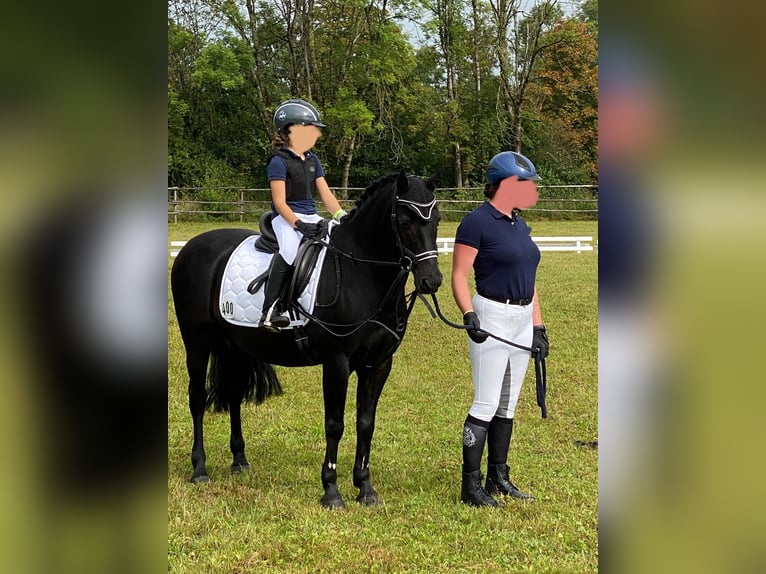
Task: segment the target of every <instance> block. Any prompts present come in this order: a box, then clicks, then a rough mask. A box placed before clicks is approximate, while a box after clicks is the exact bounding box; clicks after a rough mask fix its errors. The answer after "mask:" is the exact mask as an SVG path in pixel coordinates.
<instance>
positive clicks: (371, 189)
mask: <svg viewBox="0 0 766 574" xmlns="http://www.w3.org/2000/svg"><path fill="white" fill-rule="evenodd" d="M398 177H399V172H394V173H387V174H385V175H381V176H380V177H379V178H378V179H376V180H375V181H373V182H372V183H371V184H370V185H368V186H367V188H366V189H365V190H364V192H363V193H362V195H360V196H359V199H357V200H356V204H355V207H354V208H353V209H352V210H351V213H349V214H348V215H347V216H346V219H347V220H349V221H350V220H351V219H353V217H354V216H355V215H356V214H357V212H358V210H359V208H360V207H361V206H362V205H363V204H364V203H365V202H367V201H369V199H370V198H371V197H372V196H374V195H375V193H376V192H378V191H380V189H382V188H384V187H386V186H388V185H389V184H391V183H394V184H395V183H396V179H397V178H398ZM412 191H414V192H415V193H413V195H415V197H412V198H411V199H412V200H413V201H418V202H421V203H427V202H429V201H431V199H433V197H430V198H428V197H426V196H425V195H424V194H423V193H422V192H421V193H418V191H417V190H412Z"/></svg>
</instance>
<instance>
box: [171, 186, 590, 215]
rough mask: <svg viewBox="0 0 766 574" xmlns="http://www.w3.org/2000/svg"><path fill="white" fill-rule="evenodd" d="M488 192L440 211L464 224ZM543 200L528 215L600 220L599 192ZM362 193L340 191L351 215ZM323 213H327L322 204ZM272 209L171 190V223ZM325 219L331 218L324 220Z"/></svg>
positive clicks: (447, 197) (452, 195)
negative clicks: (466, 215)
mask: <svg viewBox="0 0 766 574" xmlns="http://www.w3.org/2000/svg"><path fill="white" fill-rule="evenodd" d="M483 190H484V188H483V187H481V188H480V187H467V188H460V189H458V188H438V189H437V190H436V197H437V199H438V200H439V210H440V211H441V212H442V215H443V216H444V217H445V219H446V220H450V221H459V220H460V219H462V217H463V216H464V215H465V214H466V213H468V212H469V211H471V210H472V209H474V208H475V207H476V206H477V205H479V204H481V203H482V202H484V201H485V199H484V195H483ZM538 190H539V192H540V198H539V200H538V203H537V205H536V206H535V207H533V208H530V209H528V210H526V211H525V213H528V214H533V215H536V216H537V217H540V218H549V219H597V218H598V186H595V185H549V186H539V187H538ZM363 191H364V189H363V188H356V187H351V188H336V189H335V190H334V192H335V194H336V197H337V198H338V200H339V201H340V203H341V205H342V206H343V207H344V208H345V209H346V210H347V211H350V210H351V209H352V208H353V207H354V204H355V202H356V198H358V197H359V196H360V195H361V194H362V192H363ZM319 207H320V209H321V208H322V207H323V206H322V205H321V203H320V205H319ZM269 209H271V192H270V191H269V190H268V189H265V188H233V187H230V188H223V187H219V188H201V187H183V188H182V187H169V188H168V221H172V222H173V223H178V222H179V221H190V220H191V221H193V220H197V219H203V220H206V219H224V220H230V221H236V220H238V221H240V222H244V221H257V220H258V218H259V217H260V215H261V213H263V212H264V211H267V210H269ZM325 215H326V214H325Z"/></svg>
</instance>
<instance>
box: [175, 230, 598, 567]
mask: <svg viewBox="0 0 766 574" xmlns="http://www.w3.org/2000/svg"><path fill="white" fill-rule="evenodd" d="M456 225H457V224H451V223H446V224H444V225H442V226H440V230H439V235H440V236H451V235H454V230H455V227H456ZM223 226H227V225H218V227H223ZM213 227H216V225H214V224H187V223H184V224H178V225H173V224H170V225H169V235H170V239H189V238H190V237H192V236H193V235H195V234H197V233H199V232H201V231H204V230H205V229H210V228H213ZM532 227H533V234H535V235H593V236H594V239H595V237H596V235H597V223H596V222H539V223H532ZM171 262H172V260H171ZM451 262H452V260H451V257H450V256H441V257H440V265H441V267H442V272H443V273H444V278H445V282H444V284H443V286H442V288H441V289H440V291H439V300H440V303H441V306H442V310H443V311H444V313H445V314H446V315H447V316H448V317H449V318H451V319H452V320H455V321H457V320H458V319H459V314H458V312H457V308H456V306H455V305H454V302H453V301H452V297H451V289H450V281H449V278H450V265H451ZM538 290H539V292H540V297H541V301H542V309H543V317H544V320H545V323H546V325H547V327H548V333H549V337H550V341H551V355H550V357H549V359H548V381H549V392H548V400H547V403H548V411H549V416H548V419H546V420H543V419H542V418H541V417H540V409H539V408H538V407H537V405H536V403H535V390H534V373H533V369H530V371H529V372H528V374H527V380H526V382H525V385H524V387H523V388H522V393H521V398H520V400H519V406H518V408H517V412H516V425H515V427H514V436H513V442H512V444H511V451H510V455H509V464H510V465H511V476H512V478H513V479H514V481H515V482H516V483H517V484H518V485H519V487H520V488H522V489H523V490H526V491H527V492H530V493H532V494H534V495H535V496H536V497H537V500H536V501H535V502H534V503H529V504H524V503H519V502H517V501H510V502H507V503H506V504H505V505H504V506H503V507H502V508H499V509H473V508H468V507H466V506H464V505H463V504H461V503H460V502H459V493H460V465H461V430H462V423H463V420H464V419H465V415H466V412H467V410H468V408H469V406H470V403H471V400H472V396H473V390H472V386H471V377H470V364H469V361H468V350H467V343H466V337H465V334H463V333H461V332H458V331H457V330H454V329H450V328H448V327H447V326H445V325H444V324H442V323H440V322H439V321H438V320H437V319H432V318H431V317H430V315H429V314H428V312H427V311H426V309H425V307H424V306H423V305H422V304H421V303H418V304H416V306H415V310H414V312H413V315H412V317H411V320H410V325H409V327H408V330H407V335H406V337H405V339H404V341H403V343H402V346H401V347H400V348H399V350H398V351H397V353H396V355H395V356H394V367H393V370H392V372H391V376H390V378H389V380H388V382H387V384H386V388H385V389H384V391H383V395H382V397H381V400H380V405H379V407H378V417H377V428H376V431H375V437H374V439H373V448H372V456H371V466H370V468H371V471H372V478H373V485H374V486H375V488H376V489H377V490H378V492H379V493H380V495H381V498H382V502H381V504H380V506H378V507H376V508H363V507H360V506H358V505H356V503H354V498H355V496H356V494H357V490H356V489H355V488H354V487H353V485H352V482H351V468H352V464H353V459H354V447H355V438H356V432H355V413H354V408H353V406H354V393H355V388H356V387H355V384H356V380H355V378H354V377H352V380H351V383H350V386H349V400H348V402H347V411H346V419H345V421H346V431H345V435H344V438H343V441H342V442H341V446H340V450H339V460H338V462H339V465H338V484H339V487H340V489H341V492H342V493H343V495H344V497H345V498H346V503H347V505H348V507H347V508H346V509H345V510H342V511H327V510H324V509H322V508H321V507H320V505H319V497H320V496H321V495H322V487H321V482H320V476H319V475H320V466H321V463H322V460H323V456H324V431H323V424H324V419H323V410H322V398H321V368H320V367H308V368H293V369H288V368H282V367H277V372H278V373H279V375H280V378H281V380H282V384H283V387H284V389H285V393H284V394H283V395H282V396H280V397H275V398H272V399H269V400H268V401H267V402H266V403H264V404H263V405H260V406H258V407H256V406H254V405H246V406H245V407H244V409H243V432H244V436H245V440H246V441H247V453H248V457H249V459H250V463H251V465H252V471H251V472H250V473H248V474H244V475H240V476H231V475H230V474H229V464H230V463H231V460H230V458H231V455H230V453H229V448H228V440H229V428H228V416H227V415H223V414H210V413H209V414H207V415H206V419H205V432H206V447H207V454H208V470H209V471H210V475H211V482H210V483H208V484H205V485H192V484H190V483H189V482H188V479H189V476H190V475H191V462H190V454H189V453H190V450H191V439H192V436H191V419H190V416H189V411H188V406H187V397H186V385H187V377H186V372H185V367H184V351H183V346H182V343H181V340H180V336H179V334H178V328H177V324H176V321H175V316H174V314H173V310H172V303H169V305H170V309H169V311H170V314H169V317H170V319H169V325H168V329H169V339H168V368H169V372H168V379H169V396H168V400H169V403H168V571H169V572H179V573H180V572H211V573H218V572H221V573H246V572H354V573H356V572H503V573H507V572H530V573H540V572H555V573H569V572H571V573H578V574H580V573H586V572H596V571H597V557H598V551H597V459H598V453H597V451H593V450H588V449H583V448H581V447H577V446H576V445H575V444H574V441H575V440H584V441H590V440H595V439H596V438H597V344H596V342H597V256H596V255H595V253H593V252H591V253H581V254H575V253H556V252H545V253H543V258H542V262H541V264H540V268H539V272H538Z"/></svg>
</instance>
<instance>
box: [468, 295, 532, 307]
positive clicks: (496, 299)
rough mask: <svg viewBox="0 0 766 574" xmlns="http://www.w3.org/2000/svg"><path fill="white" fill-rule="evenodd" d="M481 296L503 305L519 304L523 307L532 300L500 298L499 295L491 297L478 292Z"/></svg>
mask: <svg viewBox="0 0 766 574" xmlns="http://www.w3.org/2000/svg"><path fill="white" fill-rule="evenodd" d="M479 295H481V296H482V297H484V298H485V299H489V300H490V301H494V302H495V303H503V304H505V305H521V306H522V307H525V306H527V305H529V304H530V303H531V302H532V299H516V300H514V299H502V298H500V297H492V296H490V295H484V294H483V293H479Z"/></svg>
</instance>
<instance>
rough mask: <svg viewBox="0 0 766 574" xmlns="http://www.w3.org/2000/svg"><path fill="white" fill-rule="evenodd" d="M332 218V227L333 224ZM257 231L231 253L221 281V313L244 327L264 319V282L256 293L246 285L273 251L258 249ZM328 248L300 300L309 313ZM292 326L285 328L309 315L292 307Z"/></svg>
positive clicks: (305, 318)
mask: <svg viewBox="0 0 766 574" xmlns="http://www.w3.org/2000/svg"><path fill="white" fill-rule="evenodd" d="M333 223H335V222H334V221H333V222H330V225H329V228H330V229H331V228H332V227H333ZM257 238H258V236H257V235H251V236H250V237H248V238H247V239H245V240H244V241H243V242H242V243H240V244H239V245H238V246H237V247H236V249H234V252H233V253H232V254H231V257H229V261H228V262H227V263H226V269H225V270H224V272H223V281H222V282H221V295H220V297H219V307H218V308H219V309H220V310H221V315H222V316H223V318H224V319H225V320H226V321H228V322H229V323H233V324H234V325H240V326H242V327H257V326H258V322H259V321H260V320H261V314H262V306H263V285H261V287H259V288H258V291H256V292H255V293H252V294H251V293H249V292H248V291H247V286H248V285H250V283H251V282H252V281H253V279H255V278H256V277H258V276H259V275H261V274H262V273H264V272H265V271H266V270H267V269H268V268H269V263H270V262H271V258H272V256H273V255H272V254H271V253H263V252H261V251H257V250H256V249H255V245H254V244H255V240H256V239H257ZM326 253H327V248H326V247H324V248H322V250H321V251H320V252H319V256H318V257H317V263H316V266H315V267H314V269H313V270H312V272H311V277H310V278H309V282H308V285H306V288H305V289H304V290H303V292H302V293H301V295H300V297H298V303H300V304H301V306H302V307H303V308H304V309H305V310H306V311H307V312H309V313H313V311H314V303H315V301H316V291H317V285H318V284H319V274H320V270H321V269H322V263H323V262H324V258H325V254H326ZM289 315H290V321H291V322H290V326H289V327H285V328H286V329H292V328H293V327H299V326H302V325H305V324H306V323H308V321H309V319H308V317H306V316H305V315H303V314H302V313H297V312H296V311H295V310H293V309H290V312H289Z"/></svg>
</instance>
